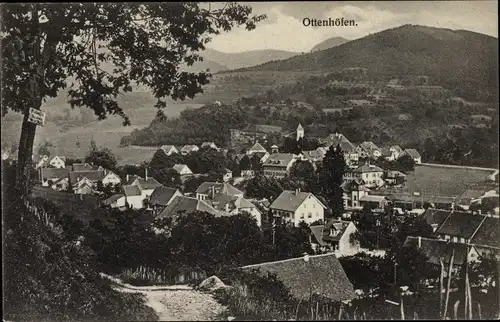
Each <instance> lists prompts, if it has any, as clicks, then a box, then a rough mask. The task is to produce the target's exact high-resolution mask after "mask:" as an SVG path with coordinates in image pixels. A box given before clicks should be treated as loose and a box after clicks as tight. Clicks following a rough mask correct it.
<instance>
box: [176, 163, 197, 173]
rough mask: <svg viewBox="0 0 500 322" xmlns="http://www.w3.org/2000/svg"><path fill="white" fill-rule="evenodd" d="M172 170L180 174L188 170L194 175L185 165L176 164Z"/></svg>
mask: <svg viewBox="0 0 500 322" xmlns="http://www.w3.org/2000/svg"><path fill="white" fill-rule="evenodd" d="M172 168H173V169H174V170H175V171H177V172H179V173H181V172H182V171H183V170H188V171H189V172H190V173H193V172H192V171H191V169H189V167H188V166H187V165H185V164H175V165H174V166H173V167H172Z"/></svg>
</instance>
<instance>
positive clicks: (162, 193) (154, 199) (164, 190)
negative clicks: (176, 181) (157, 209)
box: [150, 187, 178, 206]
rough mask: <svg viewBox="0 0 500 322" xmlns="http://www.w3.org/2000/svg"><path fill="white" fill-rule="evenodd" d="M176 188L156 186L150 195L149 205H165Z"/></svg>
mask: <svg viewBox="0 0 500 322" xmlns="http://www.w3.org/2000/svg"><path fill="white" fill-rule="evenodd" d="M177 191H178V189H175V188H170V187H158V188H155V190H154V191H153V193H152V194H151V197H150V202H151V205H153V206H156V205H158V206H166V205H167V204H168V203H169V202H170V200H171V199H172V198H173V197H174V195H175V193H176V192H177Z"/></svg>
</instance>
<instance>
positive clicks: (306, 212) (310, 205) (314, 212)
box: [270, 189, 326, 226]
mask: <svg viewBox="0 0 500 322" xmlns="http://www.w3.org/2000/svg"><path fill="white" fill-rule="evenodd" d="M325 209H326V206H325V205H324V204H323V203H322V202H321V201H319V199H318V198H317V197H316V196H314V195H313V194H312V193H310V192H301V191H300V189H297V190H295V191H291V190H285V191H283V192H282V193H281V194H280V195H279V196H278V198H276V200H274V202H273V203H272V204H271V206H270V210H271V211H272V212H273V215H274V216H275V217H279V218H281V219H282V220H283V221H284V222H286V223H291V224H293V225H295V226H298V225H299V223H300V222H301V221H304V222H305V223H307V224H311V223H313V222H315V221H318V220H324V219H325Z"/></svg>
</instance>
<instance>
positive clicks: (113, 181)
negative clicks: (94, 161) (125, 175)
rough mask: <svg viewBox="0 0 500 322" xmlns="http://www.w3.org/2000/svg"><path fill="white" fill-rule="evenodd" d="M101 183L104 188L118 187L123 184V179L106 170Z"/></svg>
mask: <svg viewBox="0 0 500 322" xmlns="http://www.w3.org/2000/svg"><path fill="white" fill-rule="evenodd" d="M101 181H102V184H103V185H104V186H107V185H111V186H116V185H119V184H121V183H122V179H120V176H118V175H117V174H116V173H114V172H113V171H110V170H104V178H102V180H101Z"/></svg>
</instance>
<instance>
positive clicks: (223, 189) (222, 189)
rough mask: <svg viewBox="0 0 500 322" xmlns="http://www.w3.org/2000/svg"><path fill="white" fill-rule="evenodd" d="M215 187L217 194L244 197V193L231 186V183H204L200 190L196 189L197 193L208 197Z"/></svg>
mask: <svg viewBox="0 0 500 322" xmlns="http://www.w3.org/2000/svg"><path fill="white" fill-rule="evenodd" d="M212 187H214V189H215V191H214V192H215V194H216V195H217V194H224V195H230V196H234V195H243V191H241V190H239V189H238V188H236V187H234V186H232V185H230V184H229V183H220V182H203V183H202V184H200V186H199V187H198V189H196V193H200V194H205V195H208V194H210V192H211V191H210V189H212Z"/></svg>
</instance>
